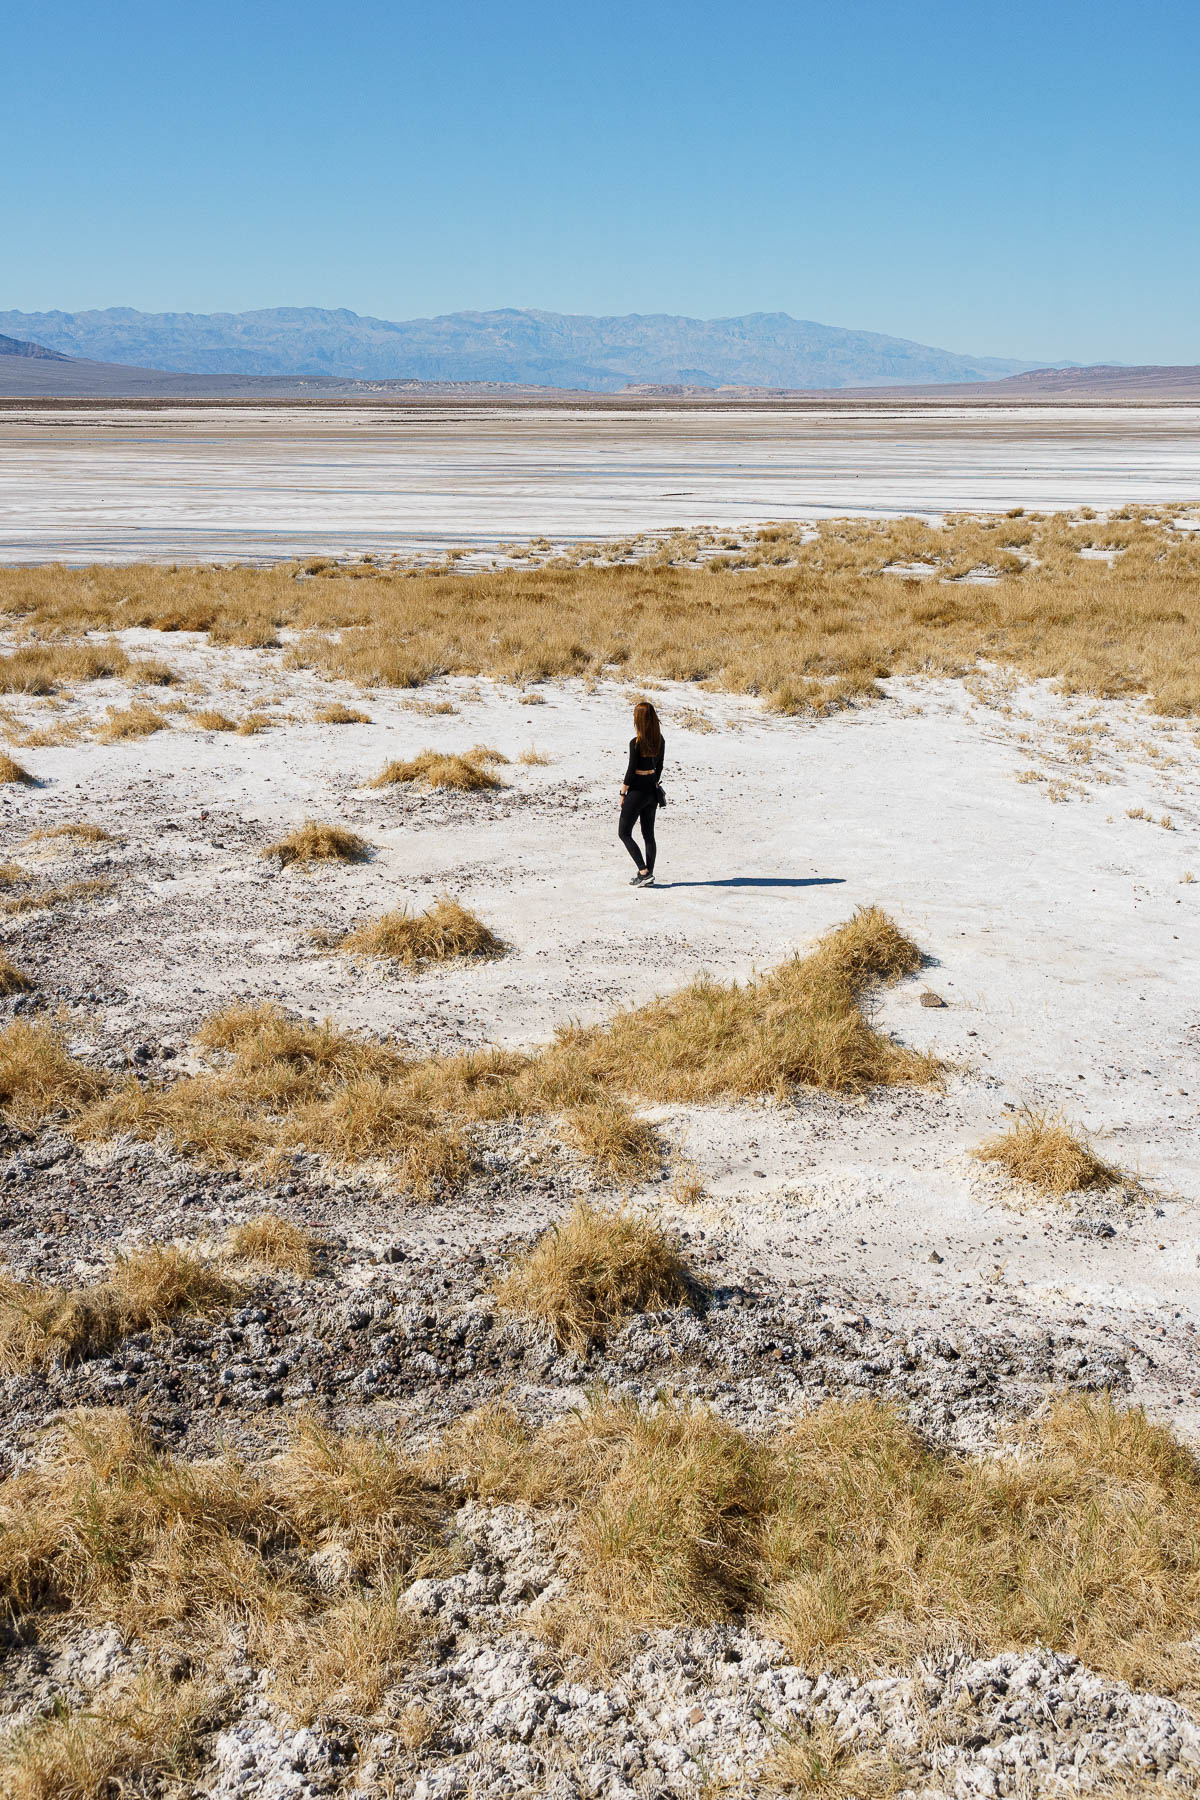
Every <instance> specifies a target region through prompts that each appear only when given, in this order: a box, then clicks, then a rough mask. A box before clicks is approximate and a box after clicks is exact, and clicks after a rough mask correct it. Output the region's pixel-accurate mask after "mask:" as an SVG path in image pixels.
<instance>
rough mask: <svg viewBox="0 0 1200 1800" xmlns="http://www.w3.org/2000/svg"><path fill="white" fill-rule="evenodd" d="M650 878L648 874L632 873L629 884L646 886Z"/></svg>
mask: <svg viewBox="0 0 1200 1800" xmlns="http://www.w3.org/2000/svg"><path fill="white" fill-rule="evenodd" d="M649 879H650V877H649V876H648V875H641V874H638V875H631V876H630V877H629V885H630V887H645V885H646V883H647V881H649Z"/></svg>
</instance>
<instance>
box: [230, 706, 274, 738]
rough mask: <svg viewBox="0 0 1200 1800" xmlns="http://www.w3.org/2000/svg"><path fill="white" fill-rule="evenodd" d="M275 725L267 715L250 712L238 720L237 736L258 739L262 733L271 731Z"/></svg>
mask: <svg viewBox="0 0 1200 1800" xmlns="http://www.w3.org/2000/svg"><path fill="white" fill-rule="evenodd" d="M275 723H276V721H275V720H274V719H272V718H271V717H270V715H269V714H267V713H263V712H248V713H246V714H245V715H244V716H243V717H242V718H241V719H239V720H238V728H237V734H238V736H239V737H257V736H258V734H259V732H260V731H270V729H271V727H272V726H273V725H274V724H275Z"/></svg>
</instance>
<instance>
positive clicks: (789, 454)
mask: <svg viewBox="0 0 1200 1800" xmlns="http://www.w3.org/2000/svg"><path fill="white" fill-rule="evenodd" d="M1197 491H1200V407H1195V406H1184V405H1173V406H1136V407H1131V406H1041V405H1039V406H1024V407H1022V406H1010V407H994V406H986V407H980V406H942V405H939V406H937V407H936V408H932V409H930V408H925V407H920V406H916V407H912V406H909V407H905V406H904V405H896V404H892V405H883V406H879V407H873V408H871V409H870V410H867V409H863V410H862V411H859V410H857V409H855V410H854V411H853V412H847V411H846V410H845V409H844V408H839V407H837V406H836V405H834V406H832V407H830V408H829V409H827V410H813V411H805V412H803V413H793V414H781V413H779V412H773V411H771V410H763V411H758V412H755V411H753V410H752V409H750V408H742V407H739V408H737V409H730V408H729V407H727V406H725V405H723V404H719V405H718V406H715V407H714V408H712V409H711V410H707V411H706V410H699V409H693V410H689V411H686V412H681V411H678V410H672V409H671V408H670V407H669V406H664V407H655V408H654V409H653V410H651V411H648V412H643V411H639V412H635V413H630V412H622V411H620V410H619V409H618V410H614V411H612V412H608V413H605V412H602V411H599V410H597V409H596V408H594V407H589V408H588V409H587V410H586V411H585V412H583V413H573V412H571V411H569V410H566V409H550V410H539V409H537V408H534V407H525V408H521V409H519V410H516V411H512V412H507V411H499V410H498V411H495V412H487V413H482V414H481V413H479V412H475V411H471V410H467V411H465V412H464V411H463V410H462V409H460V408H455V407H445V408H425V407H422V408H418V409H407V410H406V409H405V408H404V407H403V406H397V407H395V408H387V409H379V408H374V407H370V408H358V407H336V408H329V409H324V408H310V407H298V408H292V409H289V408H277V407H267V408H255V407H222V406H219V405H214V406H210V407H194V408H193V407H188V408H184V409H180V410H175V411H173V410H171V409H170V408H167V409H163V408H161V407H153V408H150V409H147V410H145V411H139V410H138V409H137V408H136V407H123V406H118V407H112V408H110V409H107V410H105V409H103V408H100V409H85V410H81V411H77V412H72V411H71V410H69V409H67V410H63V409H61V408H55V409H53V410H52V411H50V412H45V411H39V410H38V409H36V408H30V409H28V410H26V409H22V408H16V409H5V410H3V411H2V412H0V561H3V562H26V561H39V562H42V561H49V560H51V559H60V560H62V561H65V562H72V563H90V562H129V561H133V560H135V559H136V560H141V561H160V562H175V561H176V560H179V559H183V560H188V561H191V560H204V561H210V560H218V561H220V560H226V559H236V558H242V557H252V558H254V559H261V560H264V561H275V560H277V559H278V558H281V557H282V558H285V559H286V558H288V557H293V556H302V555H305V554H308V553H311V552H316V553H317V554H320V555H330V554H337V553H339V552H345V551H349V552H361V551H364V550H372V551H380V550H382V551H403V552H406V553H411V552H413V551H442V550H446V549H448V548H450V547H451V546H471V547H474V548H477V549H481V548H488V549H492V548H494V547H495V546H496V545H497V544H498V543H501V542H503V541H504V540H505V539H506V538H514V537H515V538H525V537H529V536H531V535H532V534H534V533H539V532H544V533H546V535H547V536H548V537H550V538H552V539H554V540H555V541H556V542H560V543H562V542H571V541H572V540H574V539H577V538H581V537H582V538H591V537H597V536H599V537H612V536H624V535H626V534H627V533H629V532H637V531H647V530H649V531H657V530H660V529H663V528H664V527H672V526H678V525H695V524H699V523H701V522H705V523H708V524H711V525H720V526H723V527H724V526H747V525H753V524H756V523H757V522H758V521H760V520H762V519H764V518H772V517H776V518H796V517H803V518H810V519H818V518H828V517H830V516H831V515H834V514H838V513H844V512H857V513H864V512H876V513H880V514H883V515H889V514H890V515H893V516H895V515H898V514H901V513H923V514H940V513H942V512H945V511H974V510H977V509H984V510H1000V511H1002V510H1004V509H1005V508H1007V507H1010V506H1027V507H1038V508H1046V509H1057V508H1062V507H1072V506H1079V505H1083V504H1088V505H1091V506H1097V507H1102V506H1109V505H1123V504H1125V503H1126V502H1128V501H1136V502H1148V503H1151V504H1153V503H1154V502H1157V501H1163V500H1183V501H1190V500H1193V499H1194V498H1195V496H1196V494H1197Z"/></svg>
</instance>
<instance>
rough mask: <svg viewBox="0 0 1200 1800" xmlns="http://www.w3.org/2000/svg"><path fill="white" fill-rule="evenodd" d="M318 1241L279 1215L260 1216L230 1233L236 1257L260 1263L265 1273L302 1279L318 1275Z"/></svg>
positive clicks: (265, 1214) (230, 1244)
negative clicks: (281, 1272) (279, 1271)
mask: <svg viewBox="0 0 1200 1800" xmlns="http://www.w3.org/2000/svg"><path fill="white" fill-rule="evenodd" d="M316 1244H317V1240H316V1239H315V1238H314V1237H313V1234H312V1232H311V1231H306V1230H305V1229H304V1227H303V1226H302V1225H296V1224H294V1223H293V1221H292V1220H291V1219H284V1218H281V1217H280V1215H279V1214H278V1213H271V1212H264V1213H259V1214H258V1215H257V1217H256V1218H253V1219H247V1220H246V1221H245V1223H244V1224H241V1225H238V1226H235V1228H234V1230H233V1231H232V1232H231V1233H230V1237H229V1248H230V1250H231V1251H232V1253H233V1255H234V1256H241V1257H244V1258H245V1260H246V1261H247V1262H252V1263H257V1264H258V1265H259V1267H260V1268H264V1269H282V1270H284V1271H285V1272H286V1273H287V1274H289V1275H299V1276H300V1277H301V1278H302V1279H305V1278H307V1277H308V1276H310V1275H312V1274H314V1273H315V1272H316V1267H317V1259H316Z"/></svg>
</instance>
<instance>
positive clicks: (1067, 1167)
mask: <svg viewBox="0 0 1200 1800" xmlns="http://www.w3.org/2000/svg"><path fill="white" fill-rule="evenodd" d="M971 1154H972V1156H976V1157H978V1158H979V1160H980V1161H981V1162H994V1163H999V1164H1000V1165H1001V1167H1002V1168H1003V1169H1004V1170H1005V1172H1006V1173H1007V1174H1008V1175H1010V1176H1011V1177H1012V1179H1013V1180H1014V1181H1025V1182H1028V1183H1030V1185H1031V1186H1033V1187H1037V1188H1041V1190H1042V1192H1043V1193H1046V1194H1053V1195H1055V1196H1057V1197H1059V1198H1061V1197H1062V1196H1063V1195H1065V1194H1077V1193H1080V1192H1082V1191H1083V1190H1085V1189H1087V1188H1105V1187H1112V1186H1113V1184H1114V1183H1115V1182H1118V1181H1120V1179H1121V1173H1120V1170H1119V1169H1115V1168H1114V1167H1113V1166H1112V1164H1111V1163H1106V1162H1104V1161H1103V1160H1102V1159H1101V1158H1100V1157H1099V1156H1097V1155H1096V1153H1095V1151H1094V1150H1093V1149H1092V1147H1091V1145H1090V1144H1089V1143H1087V1141H1086V1140H1085V1139H1084V1138H1082V1137H1080V1136H1078V1135H1076V1133H1074V1132H1073V1131H1071V1129H1070V1128H1069V1126H1068V1125H1067V1124H1066V1122H1065V1120H1064V1119H1063V1117H1062V1115H1061V1114H1057V1115H1054V1116H1051V1115H1050V1114H1048V1113H1045V1112H1039V1111H1036V1110H1034V1109H1033V1108H1031V1107H1025V1108H1024V1109H1023V1110H1022V1111H1021V1112H1020V1113H1019V1114H1018V1115H1017V1116H1016V1118H1014V1120H1013V1121H1012V1124H1011V1125H1010V1126H1009V1128H1008V1130H1007V1131H1004V1132H1001V1133H1000V1134H999V1135H998V1136H996V1137H991V1138H988V1139H987V1140H986V1142H984V1143H982V1144H980V1145H979V1146H978V1147H977V1148H976V1149H975V1150H973V1151H972V1152H971Z"/></svg>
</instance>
